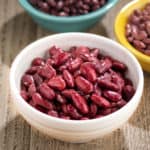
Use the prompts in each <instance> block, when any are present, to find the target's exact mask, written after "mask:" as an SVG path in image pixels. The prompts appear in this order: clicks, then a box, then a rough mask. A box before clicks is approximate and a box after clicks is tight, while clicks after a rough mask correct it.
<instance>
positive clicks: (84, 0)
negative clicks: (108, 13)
mask: <svg viewBox="0 0 150 150" xmlns="http://www.w3.org/2000/svg"><path fill="white" fill-rule="evenodd" d="M29 2H30V3H31V4H32V5H33V6H34V7H35V8H37V9H39V10H41V11H43V12H45V13H48V14H50V15H54V16H78V15H83V14H87V13H90V12H93V11H95V10H97V9H99V8H101V7H103V6H104V5H105V4H106V3H107V0H65V1H63V0H29Z"/></svg>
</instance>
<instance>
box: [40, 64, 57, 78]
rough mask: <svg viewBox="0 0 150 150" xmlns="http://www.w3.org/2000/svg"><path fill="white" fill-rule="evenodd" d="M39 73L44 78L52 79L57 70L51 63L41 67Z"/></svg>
mask: <svg viewBox="0 0 150 150" xmlns="http://www.w3.org/2000/svg"><path fill="white" fill-rule="evenodd" d="M38 74H39V75H40V76H42V77H44V78H48V79H50V78H52V77H54V76H56V70H55V69H54V68H53V67H52V66H50V65H45V66H43V67H42V68H40V69H39V71H38Z"/></svg>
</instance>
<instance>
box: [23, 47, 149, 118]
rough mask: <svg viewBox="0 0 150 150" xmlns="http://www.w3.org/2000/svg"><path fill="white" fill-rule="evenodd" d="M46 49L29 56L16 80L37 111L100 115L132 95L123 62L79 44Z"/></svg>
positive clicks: (61, 115)
mask: <svg viewBox="0 0 150 150" xmlns="http://www.w3.org/2000/svg"><path fill="white" fill-rule="evenodd" d="M149 49H150V47H147V51H148V50H149ZM145 51H146V50H145ZM48 52H49V54H48V55H47V54H46V55H45V57H43V58H41V57H37V58H34V59H33V61H32V62H31V66H30V68H29V69H28V70H27V71H26V72H25V74H24V75H23V76H22V78H21V84H20V86H21V90H20V95H21V96H22V98H23V99H24V100H25V101H27V103H29V104H30V105H31V106H32V107H34V108H35V109H37V110H39V111H41V112H43V113H45V114H48V115H51V116H53V117H58V118H62V119H72V120H87V119H93V118H100V117H103V116H105V115H108V114H110V113H112V112H115V111H117V110H118V109H120V108H121V107H123V106H124V105H125V104H126V103H127V102H128V101H129V100H130V99H131V98H132V96H133V95H134V92H135V89H134V87H133V84H132V81H131V80H130V79H128V78H127V77H126V74H125V73H126V70H127V67H126V66H125V64H123V63H122V62H120V61H118V60H114V59H113V58H111V57H109V56H103V55H101V54H100V53H99V49H97V48H94V49H93V48H89V47H85V46H80V47H72V48H70V49H69V51H68V52H65V51H63V50H62V49H61V48H57V47H56V46H53V47H51V48H50V49H49V50H48ZM60 59H62V60H60Z"/></svg>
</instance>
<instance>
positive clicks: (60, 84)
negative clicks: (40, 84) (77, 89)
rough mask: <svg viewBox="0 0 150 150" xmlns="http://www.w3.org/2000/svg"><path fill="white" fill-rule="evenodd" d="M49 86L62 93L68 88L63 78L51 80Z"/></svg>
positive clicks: (58, 77)
mask: <svg viewBox="0 0 150 150" xmlns="http://www.w3.org/2000/svg"><path fill="white" fill-rule="evenodd" d="M48 85H49V86H50V87H52V88H54V89H56V90H60V91H62V90H63V89H65V87H66V82H65V81H64V79H63V78H62V77H61V76H56V77H53V78H52V79H50V80H49V82H48Z"/></svg>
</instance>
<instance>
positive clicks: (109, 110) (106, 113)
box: [100, 108, 112, 116]
mask: <svg viewBox="0 0 150 150" xmlns="http://www.w3.org/2000/svg"><path fill="white" fill-rule="evenodd" d="M111 113H112V109H111V108H106V109H101V110H100V114H101V115H103V116H106V115H109V114H111Z"/></svg>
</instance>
